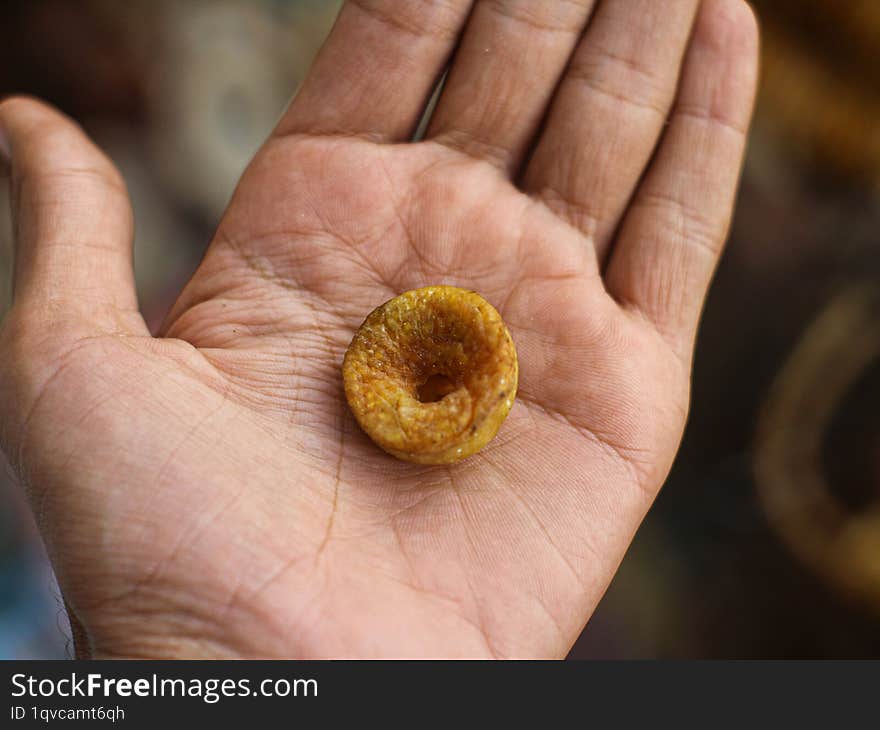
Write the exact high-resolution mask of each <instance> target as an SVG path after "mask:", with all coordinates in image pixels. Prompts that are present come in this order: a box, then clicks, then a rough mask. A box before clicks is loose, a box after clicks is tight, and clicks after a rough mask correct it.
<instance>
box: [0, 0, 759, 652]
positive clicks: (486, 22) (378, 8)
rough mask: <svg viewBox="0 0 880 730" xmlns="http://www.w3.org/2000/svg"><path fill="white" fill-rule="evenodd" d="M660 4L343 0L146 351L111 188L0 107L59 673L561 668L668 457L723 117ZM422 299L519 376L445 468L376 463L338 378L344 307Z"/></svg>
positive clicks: (83, 160)
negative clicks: (471, 300)
mask: <svg viewBox="0 0 880 730" xmlns="http://www.w3.org/2000/svg"><path fill="white" fill-rule="evenodd" d="M659 5H661V4H659V3H654V2H653V0H651V1H650V2H649V0H627V2H623V1H622V0H601V2H598V3H592V2H588V0H576V1H575V0H572V1H571V2H565V3H561V2H560V3H545V4H539V5H535V4H530V3H525V2H522V1H519V0H482V1H480V2H476V3H475V4H474V7H473V8H471V7H470V6H471V3H469V2H464V1H463V0H447V1H446V2H443V3H440V2H429V1H428V0H397V1H396V2H392V1H391V0H357V2H353V1H352V2H349V3H347V5H346V7H345V9H344V10H343V12H342V15H341V17H340V19H339V20H338V22H337V25H336V27H335V29H334V31H333V34H332V35H331V37H330V39H329V41H328V43H327V45H326V46H325V48H324V50H323V51H322V53H321V54H320V56H319V58H318V60H317V62H316V64H315V66H314V68H313V70H312V73H311V76H310V77H309V79H308V81H307V82H306V84H305V85H304V87H303V89H302V90H301V92H300V93H299V95H298V96H297V98H296V99H295V100H294V102H293V103H292V105H291V107H290V109H289V110H288V111H287V113H286V114H285V116H284V118H283V119H282V121H281V122H280V124H279V126H278V128H277V129H276V130H275V132H274V133H273V135H272V137H271V138H270V139H269V140H268V141H267V142H266V144H265V145H264V146H263V148H262V149H261V150H260V152H259V153H258V154H257V156H256V158H255V159H254V161H253V163H252V164H251V165H250V167H249V168H248V170H247V171H246V173H245V174H244V176H243V178H242V180H241V182H240V185H239V187H238V189H237V192H236V193H235V196H234V198H233V200H232V202H231V204H230V206H229V208H228V210H227V212H226V214H225V215H224V217H223V220H222V222H221V224H220V226H219V229H218V231H217V234H216V236H215V238H214V240H213V241H212V243H211V245H210V247H209V249H208V250H207V253H206V255H205V257H204V260H203V262H202V264H201V265H200V267H199V269H198V271H197V272H196V274H195V275H194V276H193V278H192V280H191V281H190V282H189V283H188V285H187V286H186V287H185V289H184V290H183V292H182V294H181V296H180V298H179V300H178V302H177V303H176V305H175V306H174V308H173V310H172V311H171V312H170V314H169V316H168V318H167V320H166V323H165V324H164V326H163V327H162V329H161V332H159V333H158V336H152V335H151V333H150V332H149V331H148V330H147V327H146V325H145V324H144V321H143V319H142V317H141V315H140V314H139V312H138V309H137V303H136V300H135V295H134V289H133V277H132V272H131V258H130V237H131V211H130V209H129V204H128V199H127V195H126V193H125V189H124V185H123V183H122V181H121V179H120V178H119V176H118V173H117V172H116V171H115V169H114V168H113V166H112V165H111V164H110V163H109V161H108V160H107V159H106V158H105V157H104V156H103V155H102V154H101V153H100V152H99V151H98V150H97V149H96V148H95V147H94V146H92V144H91V143H90V142H89V141H88V140H87V139H86V137H85V136H84V135H83V133H82V132H81V131H80V130H79V129H78V128H77V127H76V126H75V125H73V124H72V123H71V122H70V121H69V120H68V119H66V118H65V117H63V116H62V115H60V114H59V113H57V112H55V111H53V110H51V109H49V108H48V107H46V106H45V105H43V104H41V103H39V102H37V101H34V100H29V99H22V98H13V99H9V100H6V101H4V102H2V104H0V130H2V137H0V141H2V144H3V146H4V147H6V148H8V149H9V150H10V152H11V164H10V166H9V168H10V171H11V173H10V174H11V179H12V186H13V190H14V193H15V194H14V200H13V207H14V213H15V219H16V271H15V295H14V303H13V306H12V309H11V311H10V312H9V314H8V316H7V317H6V319H5V321H4V323H3V329H2V333H0V362H2V368H0V402H2V403H3V408H2V414H0V418H2V421H0V441H2V447H3V451H4V453H5V454H6V456H7V458H8V460H9V462H10V464H11V466H12V468H13V470H14V472H15V474H16V475H17V477H18V478H19V479H20V481H21V483H22V484H23V486H24V488H25V489H26V491H27V493H28V496H29V498H30V500H31V504H32V506H33V510H34V513H35V516H36V520H37V522H38V524H39V527H40V529H41V531H42V534H43V536H44V538H45V542H46V544H47V546H48V550H49V553H50V556H51V558H52V561H53V563H54V566H55V568H56V571H57V574H58V578H59V582H60V585H61V587H62V590H63V592H64V597H65V600H66V602H67V605H68V607H69V610H70V613H71V616H72V620H73V623H74V627H75V631H76V640H77V651H78V652H79V654H80V655H83V656H86V655H91V656H96V657H106V656H150V657H175V656H176V657H180V656H187V657H197V656H287V657H316V656H426V655H427V656H468V657H479V656H519V657H527V656H535V657H538V656H540V657H554V656H556V657H558V656H563V655H565V653H566V652H567V651H568V650H569V648H570V646H571V645H572V643H573V642H574V640H575V639H576V638H577V636H578V634H579V632H580V631H581V629H582V627H583V626H584V624H585V622H586V621H587V620H588V618H589V616H590V614H591V613H592V612H593V610H594V608H595V606H596V604H597V602H598V601H599V599H600V598H601V596H602V594H603V592H604V591H605V589H606V587H607V585H608V583H609V582H610V580H611V578H612V576H613V574H614V572H615V570H616V568H617V565H618V564H619V561H620V560H621V558H622V557H623V555H624V552H625V551H626V549H627V546H628V545H629V543H630V540H631V538H632V536H633V534H634V532H635V530H636V528H637V527H638V525H639V523H640V522H641V520H642V519H643V517H644V515H645V514H646V512H647V510H648V508H649V506H650V505H651V503H652V501H653V499H654V498H655V496H656V494H657V492H658V490H659V488H660V486H661V484H662V482H663V480H664V479H665V477H666V474H667V472H668V470H669V468H670V465H671V463H672V460H673V458H674V455H675V451H676V448H677V445H678V443H679V440H680V437H681V433H682V429H683V426H684V423H685V418H686V412H687V408H688V397H689V396H688V390H689V378H690V362H691V351H692V346H693V340H694V336H695V332H696V327H697V322H698V318H699V312H700V308H701V306H702V302H703V298H704V296H705V292H706V288H707V286H708V283H709V280H710V277H711V274H712V271H713V269H714V266H715V264H716V261H717V257H718V255H719V253H720V250H721V247H722V244H723V241H724V239H725V237H726V233H727V228H728V223H729V218H730V215H731V209H732V206H733V198H734V193H735V189H736V181H737V177H738V172H739V168H740V165H741V160H742V155H743V148H744V138H745V129H746V127H747V125H748V121H749V117H750V114H751V104H752V97H753V93H754V84H755V75H756V70H755V69H756V55H757V51H756V46H757V38H756V36H757V31H756V27H755V23H754V19H753V18H752V16H751V14H750V12H749V10H748V9H747V8H746V6H745V4H744V3H742V2H741V1H740V0H704V2H702V3H699V2H698V1H697V0H679V1H678V2H675V3H663V4H662V5H663V8H662V9H661V8H659V7H658V6H659ZM698 6H700V7H698ZM470 10H472V14H471V16H470V21H469V23H468V25H467V27H466V29H465V25H464V24H465V20H466V18H467V16H468V12H469V11H470ZM591 11H593V20H592V22H591V24H590V26H589V29H588V30H587V32H586V33H585V34H583V31H584V28H585V26H586V23H587V18H588V16H589V14H590V12H591ZM462 31H463V32H464V33H465V35H464V41H463V43H462V44H461V47H460V50H459V53H458V55H457V57H456V58H455V59H454V64H453V69H452V72H451V75H450V78H449V81H448V83H447V87H446V89H445V91H444V95H443V97H442V99H441V101H440V104H439V106H438V109H437V112H436V113H435V115H434V117H433V121H432V123H431V126H430V128H429V130H428V133H427V139H426V141H424V142H421V143H418V144H407V143H406V141H407V139H408V138H409V136H410V135H411V134H412V132H413V130H414V129H415V127H416V124H417V122H418V118H419V116H420V114H421V110H422V108H423V105H424V102H425V99H426V98H427V96H428V94H429V92H430V89H431V85H432V84H433V82H434V80H435V79H436V78H437V77H438V75H439V73H440V71H441V70H442V68H443V66H444V64H445V63H446V62H447V59H448V57H449V54H450V53H451V51H452V49H453V48H454V47H455V45H456V42H457V39H458V36H459V33H461V32H462ZM582 34H583V37H581V35H582ZM569 61H570V65H568V66H566V64H567V63H569ZM561 78H562V79H564V80H563V81H562V82H561V83H559V82H560V79H561ZM554 94H555V95H556V96H555V100H554ZM551 102H552V103H551ZM548 112H549V113H548ZM545 115H547V116H546V124H543V125H542V124H541V121H542V119H544V117H545ZM539 132H540V134H541V137H540V139H538V140H536V138H535V135H537V134H538V133H539ZM535 141H537V145H535V146H533V142H535ZM657 144H659V148H657V149H656V151H655V145H657ZM530 150H532V151H533V152H532V153H531V154H529V152H530ZM527 160H528V164H525V163H526V161H527ZM435 283H447V284H454V285H457V286H461V287H464V288H469V289H475V290H477V291H479V292H480V293H481V294H482V295H483V296H485V297H486V299H488V300H489V301H490V302H491V303H492V304H493V305H494V306H495V307H496V308H497V309H498V310H499V311H500V313H501V315H502V316H503V318H504V320H505V322H506V323H507V325H508V327H509V328H510V331H511V333H512V335H513V337H514V339H515V341H516V343H517V348H518V352H519V360H520V390H519V396H518V399H517V402H516V404H515V405H514V407H513V410H512V411H511V413H510V416H509V417H508V419H507V421H506V422H505V424H504V427H503V428H502V430H501V432H500V433H499V435H498V437H497V438H496V439H495V440H494V441H493V442H492V443H491V444H490V445H489V447H487V448H486V449H485V450H484V451H483V452H481V453H480V454H478V455H476V456H474V457H473V458H471V459H468V460H467V461H466V462H463V463H461V464H458V465H455V466H452V467H449V466H439V467H435V466H418V465H413V464H407V463H403V462H400V461H397V460H395V459H393V458H391V457H389V456H388V455H387V454H384V453H383V452H382V451H381V450H379V449H377V448H376V447H375V445H373V444H372V443H371V442H370V441H369V439H368V438H367V437H366V436H365V435H364V434H363V433H362V432H361V431H360V430H359V429H358V428H357V426H356V424H355V422H354V420H353V418H352V417H351V415H350V413H349V412H348V410H347V408H346V404H345V399H344V397H343V393H342V386H341V377H340V364H341V361H342V356H343V353H344V351H345V348H346V346H347V345H348V343H349V341H350V340H351V337H352V334H353V333H354V331H355V329H356V328H357V327H358V325H359V324H360V323H361V321H362V320H363V318H364V316H365V315H366V314H367V313H368V312H370V311H371V310H372V309H373V308H374V307H376V306H377V305H378V304H380V303H382V302H383V301H385V300H387V299H389V298H390V297H392V296H394V295H396V294H398V293H400V292H402V291H404V290H407V289H412V288H416V287H420V286H424V285H427V284H435Z"/></svg>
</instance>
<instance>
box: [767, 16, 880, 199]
mask: <svg viewBox="0 0 880 730" xmlns="http://www.w3.org/2000/svg"><path fill="white" fill-rule="evenodd" d="M753 4H754V5H755V7H756V8H757V10H758V13H759V15H760V18H761V21H762V23H761V25H762V36H763V48H764V52H763V58H762V61H763V69H762V72H763V81H762V88H761V98H760V108H761V120H762V121H764V122H766V123H767V124H770V125H774V126H775V127H777V131H778V133H779V141H780V143H781V144H783V145H784V146H785V148H786V149H787V151H788V153H789V154H792V155H794V156H795V157H796V158H798V159H799V160H801V161H804V162H807V163H809V164H813V165H815V166H818V167H820V168H821V169H823V170H824V171H825V172H826V174H833V175H836V176H840V177H842V178H845V179H849V180H856V181H861V182H870V183H876V182H877V180H878V179H880V124H878V120H880V83H878V55H877V54H878V49H880V3H878V2H877V0H754V3H753Z"/></svg>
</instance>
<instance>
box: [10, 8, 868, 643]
mask: <svg viewBox="0 0 880 730" xmlns="http://www.w3.org/2000/svg"><path fill="white" fill-rule="evenodd" d="M339 4H340V3H339V2H338V0H128V1H127V2H118V1H117V0H7V2H5V3H4V4H3V9H2V11H0V17H2V21H0V96H2V95H5V94H9V93H13V92H27V93H30V94H35V95H38V96H41V97H43V98H45V99H48V100H49V101H51V102H52V103H54V104H56V105H57V106H59V107H60V108H61V109H63V110H64V111H66V112H67V113H69V114H71V115H72V116H73V117H75V118H76V119H77V120H79V121H80V122H81V123H82V124H83V125H84V126H85V127H86V129H87V130H88V131H89V132H90V133H91V134H92V136H93V137H94V138H95V139H96V140H97V141H98V143H99V144H100V145H101V146H102V147H103V148H104V149H106V150H107V151H108V152H109V154H110V155H111V156H112V157H113V159H114V160H115V161H116V163H117V164H118V165H119V167H120V168H121V170H122V172H123V174H124V175H125V178H126V180H127V181H128V185H129V188H130V192H131V195H132V198H133V201H134V207H135V211H136V221H137V222H136V236H135V264H136V273H137V279H138V286H139V293H140V297H141V303H142V307H143V309H144V312H145V314H146V316H147V318H148V320H150V321H151V322H155V321H156V320H158V319H161V318H162V316H163V315H164V312H165V311H166V309H167V308H168V307H169V306H170V304H171V303H172V301H173V299H174V297H175V295H176V292H177V291H178V290H179V288H180V286H181V285H182V283H183V282H184V281H185V280H186V279H187V278H188V276H189V275H190V273H191V272H192V270H193V268H194V267H195V265H196V263H197V262H198V260H199V258H200V256H201V253H202V251H203V249H204V246H205V245H206V244H207V242H208V241H209V239H210V237H211V234H212V232H213V228H214V226H215V225H216V223H217V221H218V219H219V216H220V213H221V211H222V210H223V208H224V206H225V204H226V201H227V199H228V197H229V195H230V194H231V192H232V189H233V187H234V185H235V182H236V180H237V178H238V176H239V175H240V174H241V172H242V170H243V168H244V166H245V165H246V163H247V161H248V160H249V159H250V157H251V155H252V154H253V153H254V151H255V150H256V148H257V146H258V145H259V144H260V142H261V141H262V140H263V138H264V137H265V136H266V134H267V133H268V132H269V130H270V129H271V127H272V126H273V125H274V123H275V121H276V119H277V118H278V115H279V114H280V112H281V110H282V109H283V108H284V106H285V105H286V103H287V101H288V99H289V98H290V96H291V94H292V93H293V91H294V90H295V89H296V87H297V85H298V84H299V83H300V81H301V80H302V78H303V75H304V74H305V71H306V69H307V68H308V65H309V63H310V60H311V58H312V57H313V56H314V54H315V52H316V51H317V49H318V48H319V46H320V44H321V42H322V41H323V38H324V37H325V35H326V33H327V32H328V30H329V28H330V26H331V25H332V22H333V18H334V16H335V14H336V11H337V10H338V6H339ZM754 5H755V7H756V10H757V12H758V15H759V17H760V20H761V25H762V30H763V43H764V44H763V80H762V88H761V92H760V98H759V103H758V112H757V120H756V123H755V129H754V132H753V135H752V139H751V145H750V151H749V157H748V161H747V164H746V170H745V177H744V182H743V187H742V191H741V194H740V201H739V206H738V211H737V215H736V219H735V222H734V226H733V232H732V236H731V240H730V244H729V246H728V250H727V253H726V255H725V257H724V259H723V262H722V264H721V267H720V269H719V272H718V278H717V281H716V284H715V286H714V288H713V290H712V294H711V296H710V299H709V303H708V305H707V308H706V314H705V320H704V324H703V329H702V334H701V337H700V340H699V343H698V349H697V357H696V372H695V379H694V388H693V408H692V415H691V420H690V424H689V426H688V430H687V432H686V434H685V439H684V443H683V446H682V450H681V453H680V455H679V458H678V460H677V463H676V465H675V467H674V469H673V473H672V475H671V477H670V479H669V481H668V483H667V484H666V486H665V487H664V489H663V492H662V494H661V495H660V497H659V499H658V501H657V504H656V506H655V508H654V510H653V511H652V512H651V514H650V515H649V517H648V519H647V521H646V522H645V524H644V526H643V528H642V529H641V531H640V532H639V534H638V537H637V538H636V541H635V543H634V545H633V547H632V549H631V550H630V552H629V554H628V555H627V557H626V559H625V561H624V563H623V565H622V567H621V569H620V572H619V574H618V576H617V577H616V579H615V581H614V583H613V584H612V586H611V588H610V590H609V592H608V594H607V596H606V598H605V600H604V601H603V603H602V604H601V606H600V608H599V610H598V612H597V613H596V615H595V616H594V617H593V619H592V621H591V622H590V624H589V625H588V627H587V629H586V630H585V631H584V633H583V635H582V636H581V638H580V640H579V641H578V643H577V644H576V646H575V648H574V649H573V651H572V654H571V656H572V657H575V658H652V657H660V658H664V657H666V658H740V657H743V658H746V657H747V658H825V657H851V658H859V657H873V658H877V657H880V77H878V75H877V63H876V57H877V49H878V48H880V2H877V0H847V1H846V2H840V1H839V0H755V2H754ZM5 184H6V183H5V182H4V181H2V180H0V313H2V311H3V309H4V308H5V307H6V306H7V304H8V300H9V269H10V265H11V261H10V259H11V247H10V235H11V234H10V222H9V218H8V210H7V206H6V204H5V198H6V195H7V191H6V190H5V189H4V188H3V186H4V185H5ZM0 408H2V404H0ZM70 655H71V647H70V639H69V628H68V626H67V622H66V618H65V615H64V611H63V607H62V605H61V601H60V597H59V594H58V590H57V587H56V586H55V584H54V581H53V577H52V572H51V570H50V568H49V567H48V565H47V563H46V560H45V557H44V554H43V551H42V546H41V544H40V541H39V538H38V536H37V534H36V530H35V528H34V526H33V521H32V518H31V517H30V514H29V512H28V510H27V508H26V507H25V506H24V504H23V501H22V499H21V496H20V494H19V491H18V489H17V488H16V487H15V485H14V484H13V483H12V480H11V478H10V477H9V476H8V474H3V475H0V658H61V657H66V656H70Z"/></svg>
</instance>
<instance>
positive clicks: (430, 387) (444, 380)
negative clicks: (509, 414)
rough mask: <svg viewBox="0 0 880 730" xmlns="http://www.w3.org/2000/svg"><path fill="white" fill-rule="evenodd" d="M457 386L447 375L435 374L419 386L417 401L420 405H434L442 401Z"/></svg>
mask: <svg viewBox="0 0 880 730" xmlns="http://www.w3.org/2000/svg"><path fill="white" fill-rule="evenodd" d="M457 387H458V386H457V385H456V384H455V381H454V380H453V379H452V378H450V377H449V376H448V375H443V374H442V373H437V374H436V375H432V376H431V377H430V378H428V379H427V380H426V381H425V382H424V383H422V384H421V385H420V386H419V400H420V401H421V402H422V403H436V402H437V401H441V400H443V399H444V398H445V397H446V396H447V395H449V394H450V393H452V392H453V391H454V390H455V389H456V388H457Z"/></svg>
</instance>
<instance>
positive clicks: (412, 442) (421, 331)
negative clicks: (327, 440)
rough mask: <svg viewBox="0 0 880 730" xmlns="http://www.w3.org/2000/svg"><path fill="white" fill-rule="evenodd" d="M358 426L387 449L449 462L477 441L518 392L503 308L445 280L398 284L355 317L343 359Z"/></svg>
mask: <svg viewBox="0 0 880 730" xmlns="http://www.w3.org/2000/svg"><path fill="white" fill-rule="evenodd" d="M342 375H343V381H344V384H345V395H346V398H347V399H348V404H349V406H350V407H351V410H352V412H353V413H354V415H355V418H356V419H357V421H358V423H359V424H360V426H361V428H363V430H364V431H365V432H366V433H367V434H368V435H369V436H370V438H371V439H373V441H375V442H376V443H377V444H378V445H379V446H381V447H382V448H383V449H385V451H387V452H388V453H390V454H392V455H394V456H396V457H397V458H399V459H404V460H406V461H412V462H416V463H419V464H451V463H454V462H456V461H460V460H461V459H464V458H466V457H468V456H471V455H472V454H475V453H476V452H477V451H479V450H480V449H482V448H483V447H484V446H485V445H486V444H487V443H489V441H491V440H492V438H493V437H494V436H495V434H496V433H497V432H498V429H499V427H500V426H501V424H502V422H503V421H504V419H505V418H506V417H507V414H508V413H509V412H510V408H511V406H512V405H513V401H514V398H515V397H516V387H517V378H518V368H517V359H516V348H515V347H514V344H513V340H512V339H511V337H510V333H509V332H508V331H507V327H506V326H505V325H504V322H503V321H502V319H501V315H499V314H498V312H497V311H496V310H495V309H494V307H492V305H491V304H489V303H488V302H487V301H486V300H485V299H483V298H482V297H481V296H479V295H478V294H475V293H474V292H471V291H466V290H464V289H458V288H456V287H451V286H429V287H425V288H424V289H415V290H413V291H408V292H405V293H404V294H401V295H400V296H398V297H395V298H394V299H392V300H390V301H388V302H386V303H385V304H383V305H382V306H381V307H379V308H378V309H375V310H374V311H373V312H372V313H371V314H370V315H369V316H368V317H367V319H366V320H365V321H364V323H363V324H362V325H361V327H360V329H359V330H358V331H357V333H356V334H355V336H354V339H353V340H352V341H351V345H349V348H348V351H347V352H346V353H345V360H344V361H343V365H342Z"/></svg>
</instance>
